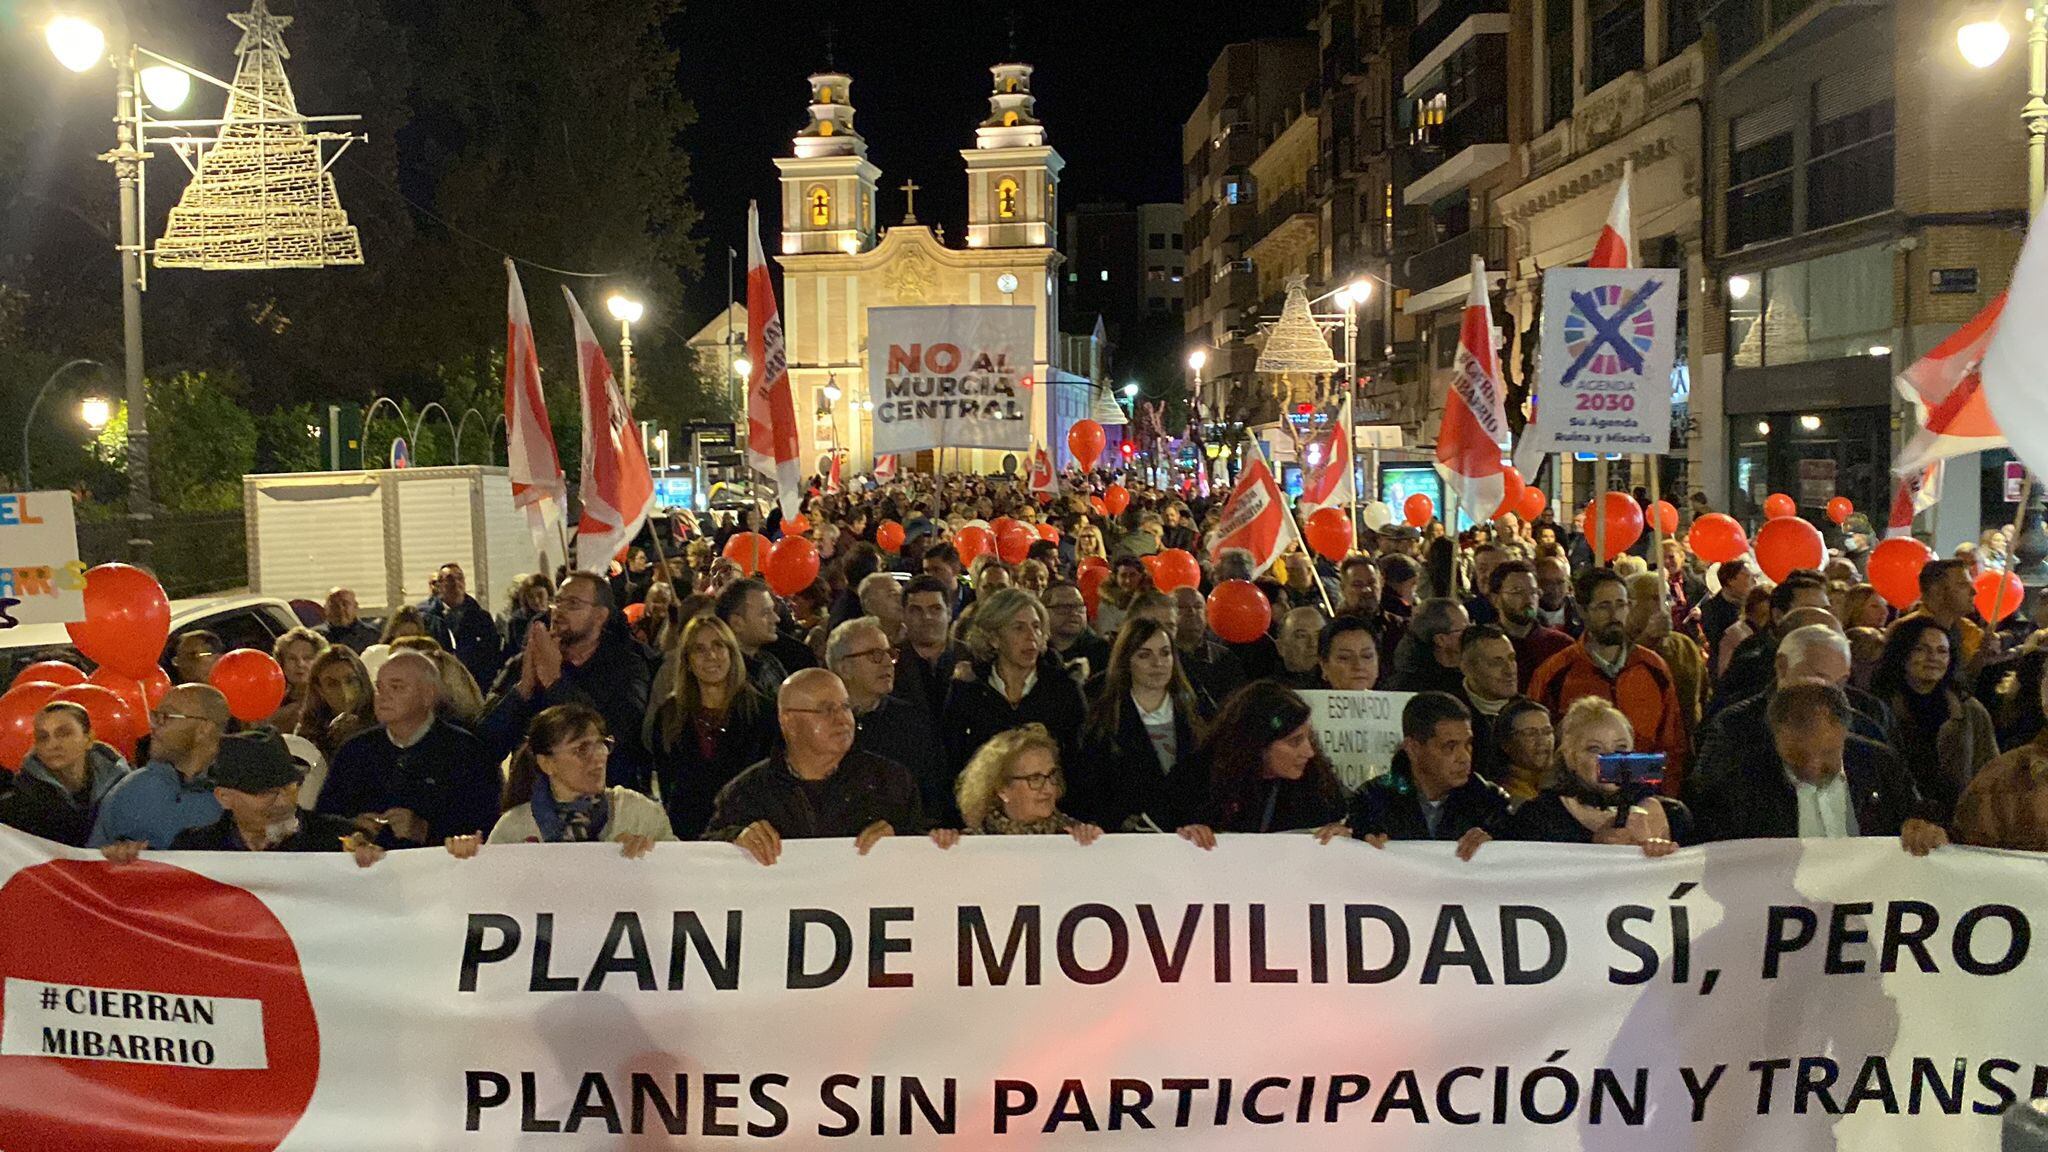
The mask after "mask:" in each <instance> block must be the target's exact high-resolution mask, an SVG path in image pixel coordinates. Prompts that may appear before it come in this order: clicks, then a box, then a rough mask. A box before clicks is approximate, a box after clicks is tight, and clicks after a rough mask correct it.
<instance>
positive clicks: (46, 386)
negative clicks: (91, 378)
mask: <svg viewBox="0 0 2048 1152" xmlns="http://www.w3.org/2000/svg"><path fill="white" fill-rule="evenodd" d="M84 364H90V365H92V366H93V367H95V368H104V367H106V365H104V364H102V363H100V362H99V361H97V360H86V359H78V360H67V361H65V362H64V363H62V364H60V365H58V366H57V370H56V371H55V372H52V373H50V375H49V378H48V379H46V380H44V381H43V386H42V387H41V388H38V389H36V394H35V398H34V399H32V400H30V401H29V402H28V415H27V416H24V417H22V421H21V488H22V491H24V492H26V491H28V490H29V489H30V488H33V487H34V486H35V485H34V483H33V481H32V480H31V478H30V474H29V459H28V433H29V429H31V428H33V427H35V423H36V409H37V408H40V407H41V406H42V403H43V397H44V396H45V395H46V394H48V392H49V391H50V387H51V386H52V385H54V384H56V383H57V379H58V377H60V376H62V375H64V374H65V373H66V372H69V371H71V370H72V369H73V368H77V367H79V366H81V365H84ZM79 415H80V417H81V418H82V419H84V421H85V422H86V424H87V425H88V426H90V427H91V428H93V429H94V430H95V431H97V430H99V429H100V428H102V427H104V426H105V425H106V423H107V421H108V419H110V418H111V416H112V413H111V412H110V411H108V407H107V402H106V401H105V400H100V399H98V398H96V397H95V398H93V399H88V400H86V401H85V403H84V404H83V405H81V406H80V407H79Z"/></svg>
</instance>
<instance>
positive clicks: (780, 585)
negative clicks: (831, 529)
mask: <svg viewBox="0 0 2048 1152" xmlns="http://www.w3.org/2000/svg"><path fill="white" fill-rule="evenodd" d="M761 570H762V572H764V573H766V575H767V577H768V587H770V588H773V589H774V590H775V594H776V595H777V596H794V595H796V594H797V593H799V592H801V591H803V590H804V589H806V588H809V587H810V586H811V584H812V582H813V581H815V580H817V578H818V547H817V545H815V544H812V543H811V542H810V541H809V540H806V539H804V538H803V537H802V536H785V537H783V538H782V539H781V540H778V541H776V544H775V548H774V550H773V551H771V552H769V553H768V563H766V564H764V565H762V567H761Z"/></svg>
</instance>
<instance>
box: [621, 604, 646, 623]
mask: <svg viewBox="0 0 2048 1152" xmlns="http://www.w3.org/2000/svg"><path fill="white" fill-rule="evenodd" d="M620 615H622V616H624V617H625V618H626V623H628V624H638V623H640V622H641V621H642V620H645V619H647V605H645V604H628V605H626V607H625V610H624V611H623V612H621V613H620Z"/></svg>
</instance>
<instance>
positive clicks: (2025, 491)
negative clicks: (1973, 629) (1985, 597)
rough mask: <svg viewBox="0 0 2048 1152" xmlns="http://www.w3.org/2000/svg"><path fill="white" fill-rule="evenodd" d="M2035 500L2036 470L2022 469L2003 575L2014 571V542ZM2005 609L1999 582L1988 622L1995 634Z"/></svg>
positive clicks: (2008, 536) (1992, 598)
mask: <svg viewBox="0 0 2048 1152" xmlns="http://www.w3.org/2000/svg"><path fill="white" fill-rule="evenodd" d="M2033 498H2034V470H2033V469H2032V468H2026V469H2022V470H2021V472H2020V502H2019V503H2018V504H2017V505H2015V510H2014V512H2013V514H2012V527H2010V528H2007V529H2006V530H2005V548H2004V549H2003V550H2002V554H2001V556H2000V559H2001V560H2002V561H2003V564H2004V566H2003V567H2002V568H2000V569H1999V571H2000V573H2001V574H2003V573H2009V572H2011V571H2012V548H2013V542H2014V541H2016V540H2018V539H2019V538H2020V522H2021V521H2023V520H2025V519H2026V518H2027V501H2029V500H2032V499H2033ZM2004 608H2005V581H2004V580H2000V581H1999V582H1998V590H1997V591H1996V592H1993V593H1992V594H1991V619H1990V620H1989V621H1987V623H1988V624H1989V625H1990V626H1991V630H1992V631H1993V632H1994V633H1995V632H1997V631H1998V617H1999V615H2000V614H2001V613H2002V612H2003V611H2004Z"/></svg>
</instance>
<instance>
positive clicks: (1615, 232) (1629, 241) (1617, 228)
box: [1586, 160, 1636, 268]
mask: <svg viewBox="0 0 2048 1152" xmlns="http://www.w3.org/2000/svg"><path fill="white" fill-rule="evenodd" d="M1635 172H1636V164H1635V161H1633V160H1624V161H1622V162H1621V187H1619V188H1616V189H1615V190H1614V204H1613V206H1611V207H1610V208H1608V209H1607V226H1606V227H1605V228H1602V229H1600V239H1598V240H1596V241H1594V242H1593V258H1592V259H1591V260H1589V261H1587V262H1586V267H1588V268H1633V267H1635V266H1636V226H1635V221H1634V219H1633V217H1632V215H1631V213H1632V211H1633V205H1632V203H1631V198H1630V196H1629V185H1630V184H1633V183H1634V182H1635Z"/></svg>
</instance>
